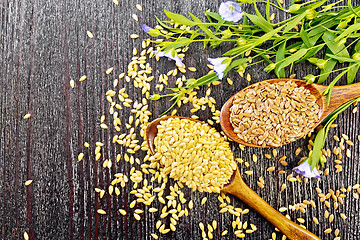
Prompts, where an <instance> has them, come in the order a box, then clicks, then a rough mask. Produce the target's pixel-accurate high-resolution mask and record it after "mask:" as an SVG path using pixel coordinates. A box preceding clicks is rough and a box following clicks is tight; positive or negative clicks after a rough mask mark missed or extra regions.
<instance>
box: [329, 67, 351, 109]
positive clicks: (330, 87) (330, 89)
mask: <svg viewBox="0 0 360 240" xmlns="http://www.w3.org/2000/svg"><path fill="white" fill-rule="evenodd" d="M346 72H347V70H344V71H342V72H341V73H340V74H339V75H337V76H336V78H335V79H334V80H332V81H331V83H330V84H329V86H328V87H327V88H326V89H325V90H324V92H323V93H324V94H326V103H327V105H328V106H329V103H330V97H331V91H332V89H333V87H334V86H335V84H336V83H337V82H338V81H339V79H340V78H341V77H342V76H344V74H345V73H346Z"/></svg>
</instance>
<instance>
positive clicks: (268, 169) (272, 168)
mask: <svg viewBox="0 0 360 240" xmlns="http://www.w3.org/2000/svg"><path fill="white" fill-rule="evenodd" d="M274 170H275V167H274V166H271V167H268V168H267V169H266V171H268V172H272V171H274Z"/></svg>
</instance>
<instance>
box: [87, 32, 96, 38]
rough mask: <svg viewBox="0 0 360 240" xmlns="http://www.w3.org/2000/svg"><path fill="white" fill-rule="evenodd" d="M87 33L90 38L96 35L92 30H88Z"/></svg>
mask: <svg viewBox="0 0 360 240" xmlns="http://www.w3.org/2000/svg"><path fill="white" fill-rule="evenodd" d="M86 33H87V35H88V37H89V38H93V37H94V34H93V33H92V32H90V31H86Z"/></svg>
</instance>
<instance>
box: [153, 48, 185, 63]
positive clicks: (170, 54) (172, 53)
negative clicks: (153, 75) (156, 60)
mask: <svg viewBox="0 0 360 240" xmlns="http://www.w3.org/2000/svg"><path fill="white" fill-rule="evenodd" d="M157 56H158V57H167V58H169V59H171V60H174V61H175V64H176V66H178V67H183V66H184V64H183V63H182V60H181V58H180V57H179V56H178V55H177V53H176V52H175V50H174V49H171V50H170V51H168V52H163V51H159V52H157Z"/></svg>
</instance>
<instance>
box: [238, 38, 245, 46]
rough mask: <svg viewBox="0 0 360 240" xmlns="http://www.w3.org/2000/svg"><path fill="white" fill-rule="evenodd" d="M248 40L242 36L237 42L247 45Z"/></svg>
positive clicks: (239, 44) (240, 44)
mask: <svg viewBox="0 0 360 240" xmlns="http://www.w3.org/2000/svg"><path fill="white" fill-rule="evenodd" d="M246 42H247V40H246V39H245V38H242V37H240V38H239V39H238V40H237V41H236V43H237V45H238V46H242V45H245V44H246Z"/></svg>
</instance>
